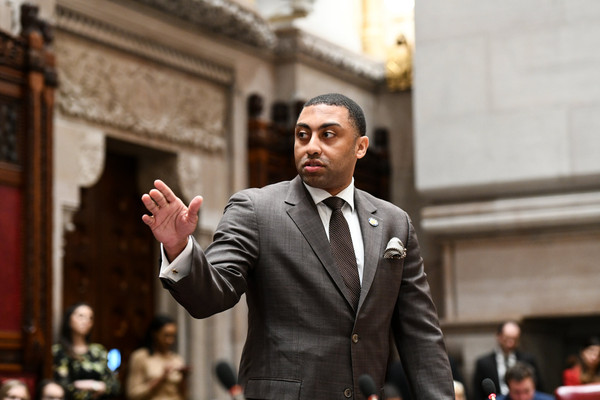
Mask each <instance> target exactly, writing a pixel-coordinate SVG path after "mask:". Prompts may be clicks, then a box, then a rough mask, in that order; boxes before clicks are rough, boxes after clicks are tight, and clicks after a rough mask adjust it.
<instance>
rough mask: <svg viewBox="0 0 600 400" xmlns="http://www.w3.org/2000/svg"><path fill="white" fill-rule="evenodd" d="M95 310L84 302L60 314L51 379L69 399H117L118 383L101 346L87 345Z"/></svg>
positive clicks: (53, 352)
mask: <svg viewBox="0 0 600 400" xmlns="http://www.w3.org/2000/svg"><path fill="white" fill-rule="evenodd" d="M93 326H94V311H93V310H92V308H91V307H90V306H89V305H88V304H85V303H77V304H75V305H73V306H71V307H69V308H68V309H67V310H66V311H65V314H64V315H63V320H62V325H61V329H60V338H59V342H58V343H57V344H55V345H54V346H52V355H53V357H54V366H53V368H54V379H55V380H56V381H57V382H58V383H59V384H60V385H61V386H62V387H63V388H64V389H65V391H66V397H67V399H69V400H90V399H98V398H103V397H104V398H106V397H112V396H116V395H117V394H118V393H119V381H118V380H117V377H116V376H115V375H114V374H113V373H112V371H111V370H110V369H109V368H108V365H107V352H106V349H105V348H104V346H102V345H101V344H98V343H91V342H90V333H91V330H92V327H93Z"/></svg>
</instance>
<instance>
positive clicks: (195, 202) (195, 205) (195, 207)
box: [188, 196, 204, 218]
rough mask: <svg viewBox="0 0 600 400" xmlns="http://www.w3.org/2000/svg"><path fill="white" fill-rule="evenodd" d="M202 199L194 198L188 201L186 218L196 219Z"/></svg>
mask: <svg viewBox="0 0 600 400" xmlns="http://www.w3.org/2000/svg"><path fill="white" fill-rule="evenodd" d="M203 201H204V199H203V198H202V196H196V197H194V198H193V199H192V201H190V205H189V207H188V217H189V218H191V217H198V212H199V211H200V206H202V202H203Z"/></svg>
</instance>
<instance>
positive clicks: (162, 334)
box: [126, 315, 188, 400]
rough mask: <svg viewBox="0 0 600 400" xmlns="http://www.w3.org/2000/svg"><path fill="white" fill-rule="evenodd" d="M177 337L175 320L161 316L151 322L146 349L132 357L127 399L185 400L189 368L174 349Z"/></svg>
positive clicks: (133, 354) (145, 342) (141, 349)
mask: <svg viewBox="0 0 600 400" xmlns="http://www.w3.org/2000/svg"><path fill="white" fill-rule="evenodd" d="M176 337H177V325H176V324H175V321H174V320H173V319H172V318H171V317H169V316H166V315H157V316H156V317H154V319H153V320H152V321H151V322H150V326H149V327H148V330H147V332H146V338H145V341H144V345H143V347H142V348H140V349H138V350H136V351H134V352H133V353H132V354H131V358H130V363H129V375H128V378H127V385H126V389H127V398H128V399H131V400H142V399H143V400H158V399H160V400H183V399H185V398H186V397H187V396H186V394H187V393H186V388H187V379H186V378H187V373H188V367H187V366H186V364H185V361H184V360H183V358H182V357H181V356H180V355H179V354H177V353H175V352H174V351H173V350H172V348H173V345H174V344H175V339H176Z"/></svg>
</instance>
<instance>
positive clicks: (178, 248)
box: [163, 236, 188, 262]
mask: <svg viewBox="0 0 600 400" xmlns="http://www.w3.org/2000/svg"><path fill="white" fill-rule="evenodd" d="M187 244H188V237H187V236H186V238H185V240H183V241H182V242H179V243H175V244H166V243H163V248H164V250H165V255H166V256H167V260H169V262H172V261H173V260H174V259H176V258H177V256H178V255H180V254H181V252H183V250H185V248H186V247H187Z"/></svg>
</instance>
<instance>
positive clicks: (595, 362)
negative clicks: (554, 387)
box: [563, 336, 600, 386]
mask: <svg viewBox="0 0 600 400" xmlns="http://www.w3.org/2000/svg"><path fill="white" fill-rule="evenodd" d="M587 383H600V338H598V337H597V336H593V337H591V338H589V339H588V340H587V342H586V343H585V345H584V347H583V348H582V349H581V351H580V352H579V354H578V355H577V357H576V360H575V363H574V365H573V366H571V367H569V368H567V369H565V370H564V371H563V385H565V386H573V385H585V384H587Z"/></svg>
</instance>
